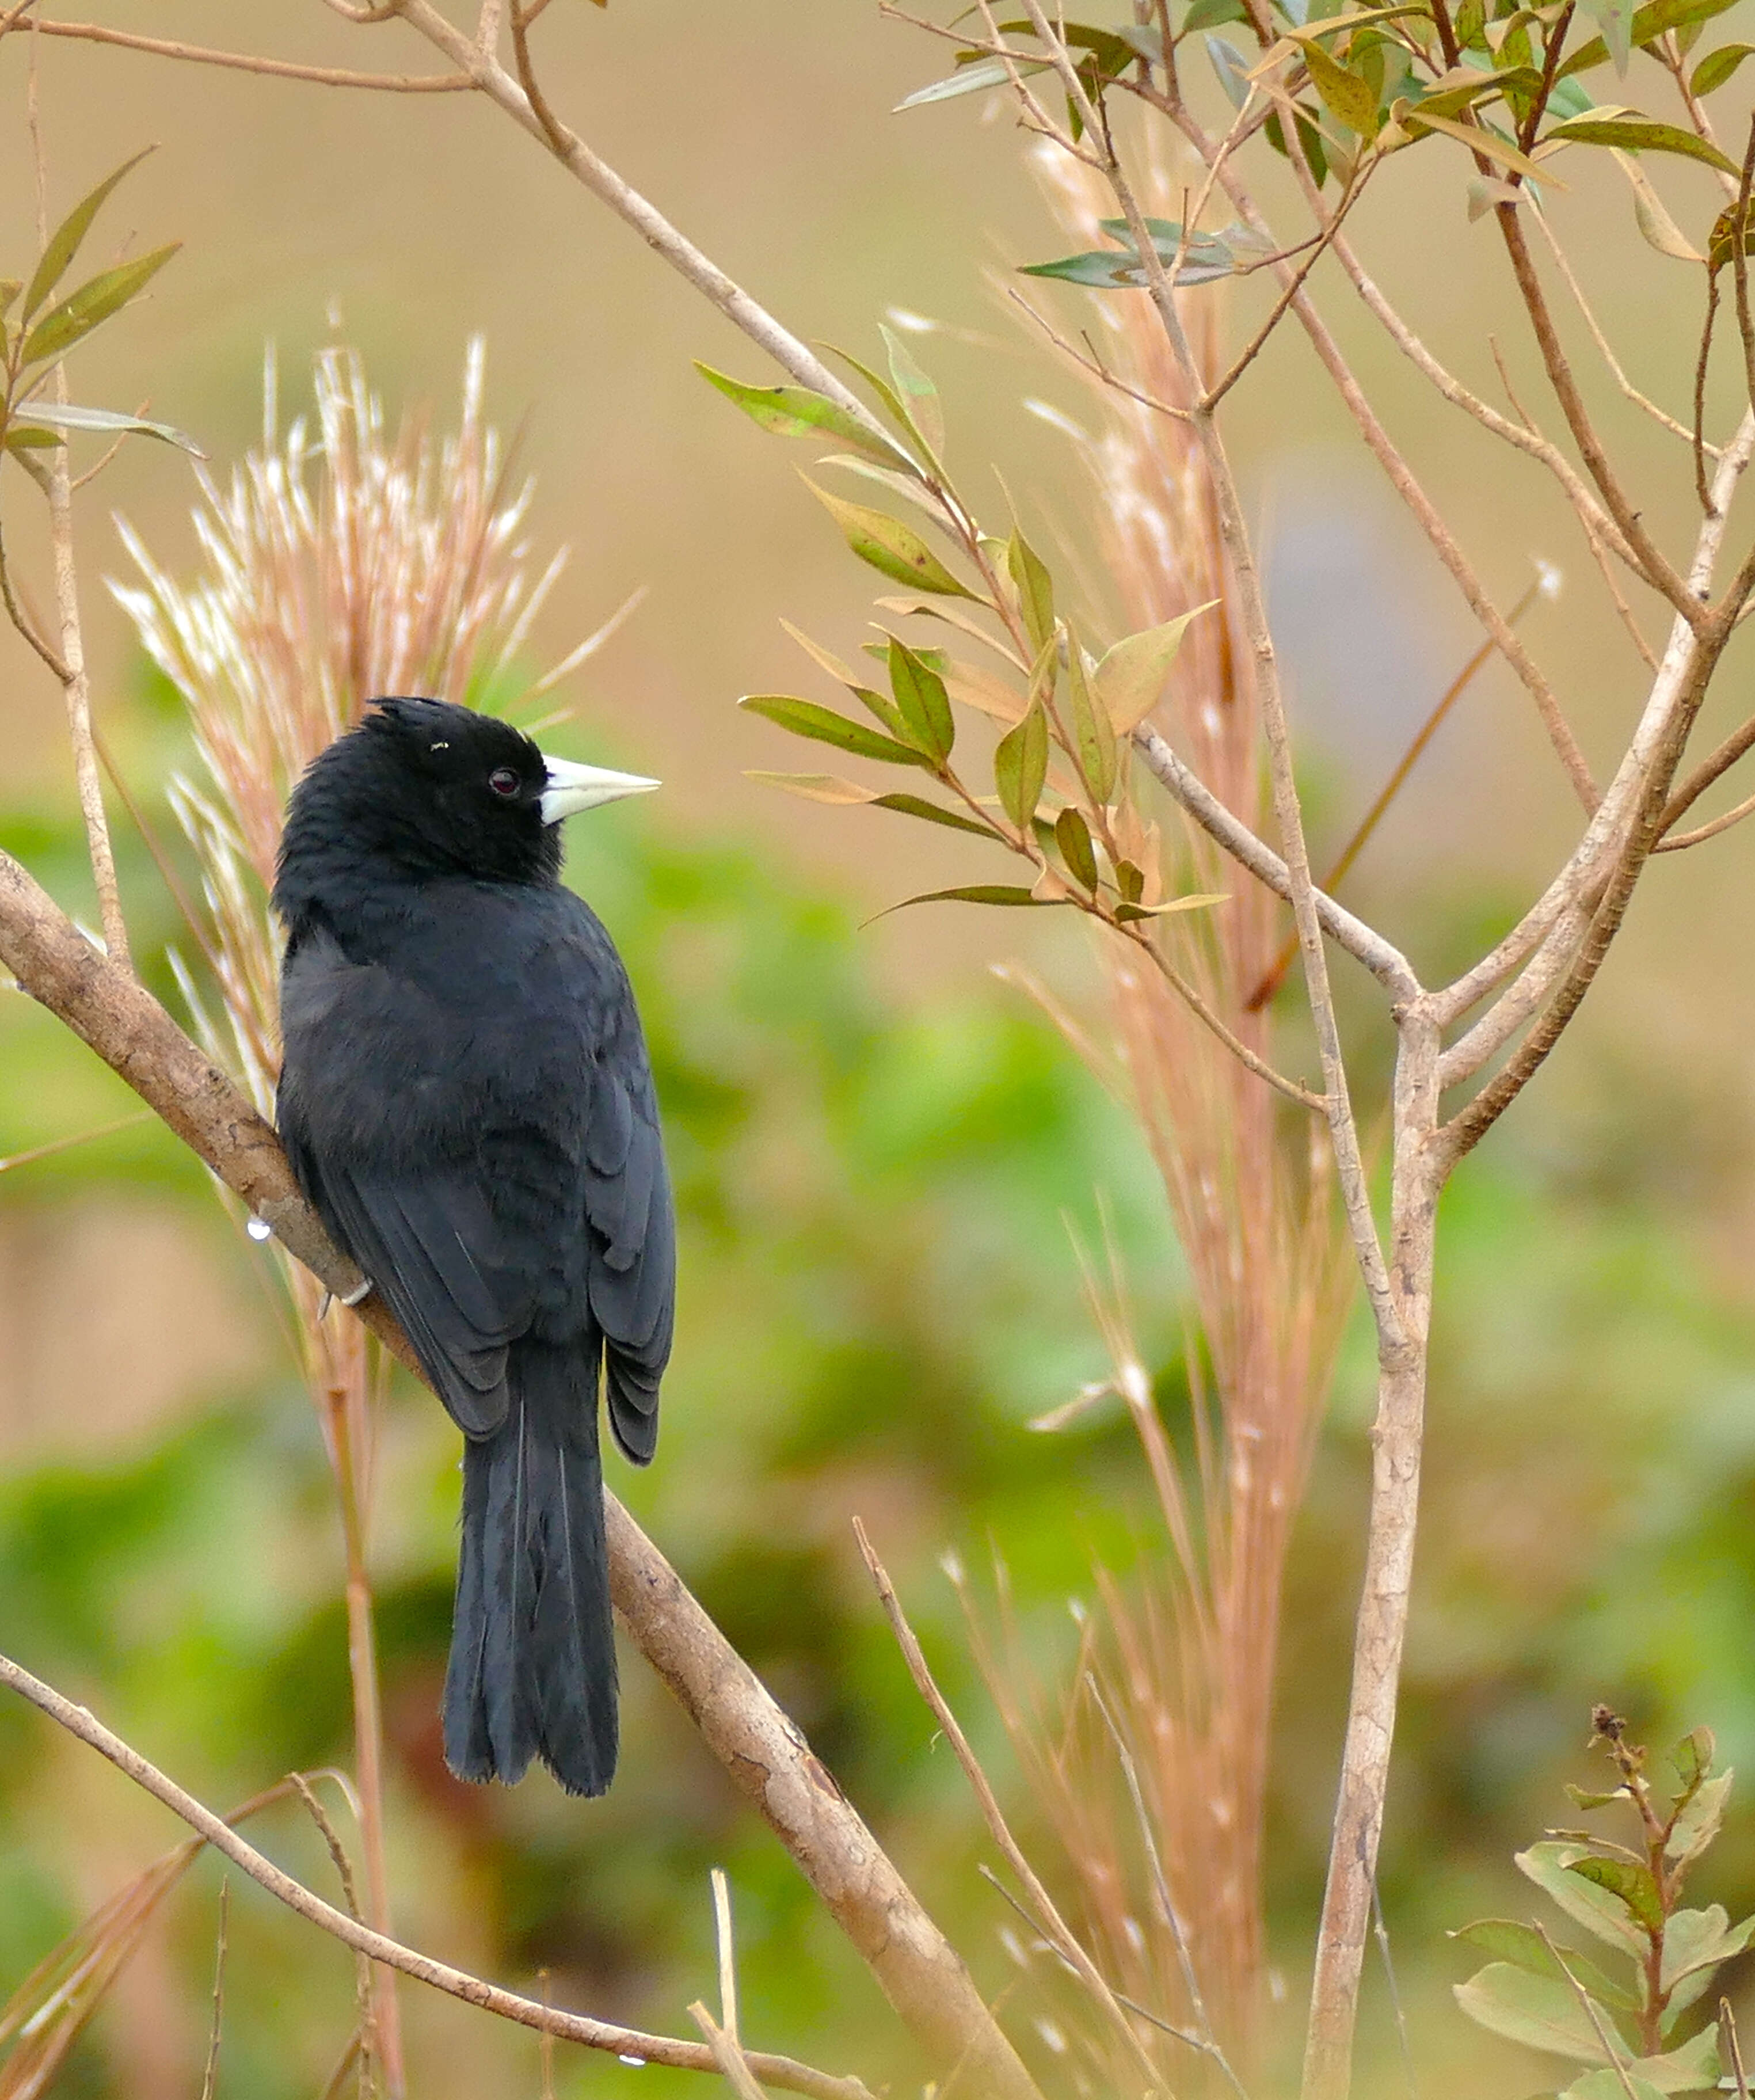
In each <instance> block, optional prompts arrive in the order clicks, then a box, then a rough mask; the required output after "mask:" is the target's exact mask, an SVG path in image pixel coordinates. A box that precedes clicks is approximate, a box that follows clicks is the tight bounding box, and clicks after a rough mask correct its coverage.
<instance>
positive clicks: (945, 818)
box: [874, 795, 1005, 844]
mask: <svg viewBox="0 0 1755 2100" xmlns="http://www.w3.org/2000/svg"><path fill="white" fill-rule="evenodd" d="M874 806H875V808H877V809H880V810H896V811H897V812H898V813H899V814H901V815H902V816H904V817H919V818H922V819H923V820H924V822H925V823H929V824H943V825H945V826H946V827H947V829H949V830H950V831H953V832H973V833H974V835H975V836H976V837H977V838H978V839H998V840H1000V842H1001V843H1002V844H1003V843H1004V836H1005V835H1004V833H1003V832H1000V831H999V830H998V829H996V828H995V827H994V826H993V825H992V824H989V823H982V822H981V820H980V819H978V818H974V817H970V816H966V815H965V814H963V811H962V810H946V809H945V808H943V807H942V806H941V805H940V804H939V803H937V802H928V801H927V800H926V799H925V797H924V796H920V795H880V796H877V797H876V798H875V804H874Z"/></svg>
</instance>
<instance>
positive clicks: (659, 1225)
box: [584, 994, 677, 1466]
mask: <svg viewBox="0 0 1755 2100" xmlns="http://www.w3.org/2000/svg"><path fill="white" fill-rule="evenodd" d="M584 1183H585V1190H584V1193H585V1216H586V1219H587V1220H588V1221H589V1225H590V1229H591V1265H590V1271H589V1283H588V1288H589V1294H590V1300H591V1311H592V1314H593V1317H594V1318H595V1319H596V1321H597V1325H598V1326H600V1327H601V1328H602V1330H603V1341H604V1352H603V1354H604V1389H605V1393H606V1398H607V1401H608V1404H609V1415H610V1427H611V1430H612V1431H613V1432H615V1441H616V1442H617V1443H618V1444H619V1445H620V1446H621V1448H622V1449H623V1451H624V1453H625V1454H627V1456H628V1458H631V1459H633V1462H635V1464H636V1465H641V1466H643V1465H645V1464H646V1462H648V1461H649V1460H650V1458H651V1456H652V1454H653V1452H654V1450H655V1449H656V1448H657V1444H658V1389H659V1379H661V1378H662V1377H663V1375H664V1365H665V1364H666V1362H667V1361H668V1359H669V1356H670V1343H671V1329H672V1313H673V1309H674V1306H675V1301H676V1290H677V1232H676V1222H675V1216H674V1213H673V1211H672V1204H671V1195H670V1176H669V1173H668V1171H667V1169H666V1167H665V1163H664V1140H663V1138H662V1137H661V1136H660V1135H659V1123H658V1104H657V1101H656V1098H655V1095H654V1092H653V1087H652V1075H651V1070H650V1066H649V1065H648V1064H647V1061H646V1046H645V1043H643V1041H642V1039H641V1036H640V1027H639V1021H638V1019H637V1017H636V1015H635V1012H634V1008H633V997H632V995H631V994H629V995H628V997H627V999H626V1002H625V1005H624V1007H623V1008H621V1010H620V1012H619V1013H618V1015H617V1017H616V1025H615V1026H614V1027H613V1028H612V1029H611V1031H610V1033H609V1035H608V1037H607V1039H606V1042H605V1043H604V1044H603V1046H602V1049H601V1050H600V1051H599V1053H598V1055H597V1059H596V1061H595V1069H594V1071H593V1083H592V1087H591V1096H590V1103H589V1114H588V1118H587V1121H586V1125H585V1129H584Z"/></svg>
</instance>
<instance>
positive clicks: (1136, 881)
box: [1115, 860, 1145, 904]
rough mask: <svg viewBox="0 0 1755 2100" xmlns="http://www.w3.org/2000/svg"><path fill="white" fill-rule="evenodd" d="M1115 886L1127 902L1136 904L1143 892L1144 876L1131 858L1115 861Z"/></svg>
mask: <svg viewBox="0 0 1755 2100" xmlns="http://www.w3.org/2000/svg"><path fill="white" fill-rule="evenodd" d="M1115 887H1116V888H1117V889H1118V890H1120V892H1121V893H1122V897H1123V898H1125V899H1126V901H1127V902H1128V903H1129V904H1137V903H1138V902H1140V898H1142V897H1144V894H1145V876H1144V874H1143V873H1142V872H1141V871H1140V869H1138V868H1137V867H1135V866H1134V864H1133V862H1131V860H1118V861H1117V862H1116V863H1115Z"/></svg>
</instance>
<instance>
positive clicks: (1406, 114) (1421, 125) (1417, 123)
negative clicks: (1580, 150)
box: [1391, 98, 1568, 190]
mask: <svg viewBox="0 0 1755 2100" xmlns="http://www.w3.org/2000/svg"><path fill="white" fill-rule="evenodd" d="M1391 115H1392V116H1393V117H1394V118H1395V121H1396V122H1397V123H1398V124H1400V126H1402V127H1403V129H1404V130H1408V131H1411V132H1413V133H1414V134H1415V135H1418V134H1419V132H1420V131H1421V130H1422V129H1423V130H1432V131H1442V132H1443V133H1444V136H1445V137H1446V138H1447V139H1457V140H1458V141H1459V142H1460V143H1462V144H1463V145H1465V146H1466V147H1467V148H1468V149H1469V151H1470V152H1471V153H1483V154H1484V155H1485V156H1486V157H1487V158H1488V160H1489V161H1497V162H1498V163H1499V165H1501V167H1504V168H1511V169H1515V171H1516V172H1517V173H1518V174H1520V175H1522V176H1523V178H1524V179H1525V180H1526V181H1527V182H1532V183H1547V184H1548V186H1549V188H1550V189H1557V190H1563V189H1565V188H1567V187H1568V185H1567V184H1566V183H1563V182H1562V181H1561V179H1560V178H1559V176H1558V175H1557V174H1554V170H1552V169H1551V168H1545V167H1540V166H1538V165H1537V163H1536V162H1535V161H1532V160H1531V159H1530V157H1529V156H1528V154H1527V153H1520V152H1519V151H1518V149H1517V148H1516V147H1515V146H1513V145H1510V143H1507V142H1506V140H1505V139H1501V137H1500V136H1499V135H1498V133H1497V131H1489V130H1487V129H1486V127H1485V126H1483V125H1479V124H1457V123H1453V121H1451V119H1450V118H1449V117H1439V116H1430V117H1429V116H1426V115H1425V114H1423V113H1422V109H1421V107H1420V105H1419V104H1418V103H1413V102H1409V101H1408V100H1406V99H1405V98H1404V99H1402V100H1400V101H1399V102H1398V103H1397V104H1396V106H1395V108H1394V109H1393V110H1392V111H1391Z"/></svg>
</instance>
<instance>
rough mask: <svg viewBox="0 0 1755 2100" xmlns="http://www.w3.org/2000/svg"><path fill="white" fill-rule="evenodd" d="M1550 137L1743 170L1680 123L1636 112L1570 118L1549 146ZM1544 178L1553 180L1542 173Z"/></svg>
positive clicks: (1556, 129) (1556, 128) (1728, 170)
mask: <svg viewBox="0 0 1755 2100" xmlns="http://www.w3.org/2000/svg"><path fill="white" fill-rule="evenodd" d="M1551 139H1564V140H1566V141H1567V142H1568V143H1569V144H1572V145H1575V146H1619V147H1620V148H1621V150H1622V151H1623V152H1627V153H1676V154H1679V155H1680V156H1681V157H1682V159H1684V160H1687V161H1704V162H1705V163H1706V165H1707V166H1708V167H1709V168H1717V169H1718V170H1719V171H1720V173H1721V174H1730V175H1735V174H1739V173H1740V172H1741V171H1740V170H1739V168H1738V166H1737V164H1736V162H1735V161H1733V160H1732V159H1731V157H1729V156H1728V155H1727V154H1725V153H1721V152H1719V150H1718V148H1717V147H1716V146H1714V145H1712V144H1710V143H1709V142H1708V141H1707V140H1706V139H1701V138H1699V137H1697V136H1696V135H1695V133H1693V132H1692V131H1685V130H1683V129H1682V126H1681V125H1679V124H1665V123H1660V121H1658V119H1657V118H1656V117H1642V116H1640V115H1639V113H1638V112H1637V111H1633V112H1630V113H1629V114H1627V115H1626V116H1623V117H1568V118H1567V119H1566V121H1564V122H1563V123H1562V124H1556V125H1555V126H1554V127H1553V128H1552V129H1551V130H1550V131H1548V132H1547V133H1546V135H1544V137H1543V139H1542V142H1541V143H1543V144H1544V145H1546V144H1547V143H1549V141H1550V140H1551ZM1537 172H1538V174H1539V173H1541V170H1537ZM1542 179H1543V180H1544V181H1546V182H1551V181H1552V180H1553V177H1552V176H1551V175H1543V177H1542Z"/></svg>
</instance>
